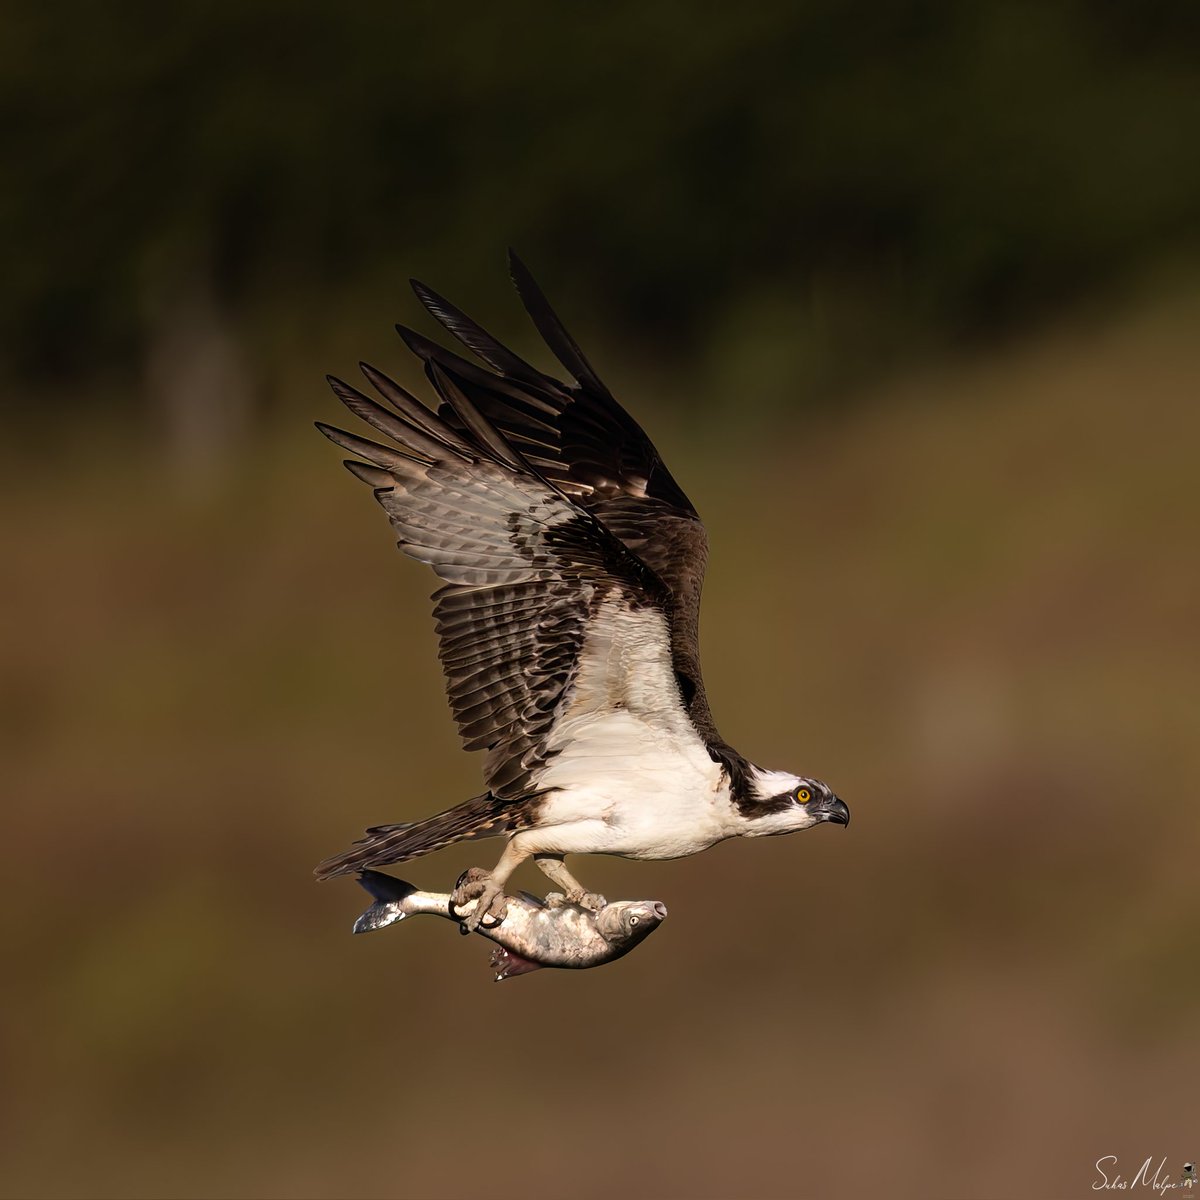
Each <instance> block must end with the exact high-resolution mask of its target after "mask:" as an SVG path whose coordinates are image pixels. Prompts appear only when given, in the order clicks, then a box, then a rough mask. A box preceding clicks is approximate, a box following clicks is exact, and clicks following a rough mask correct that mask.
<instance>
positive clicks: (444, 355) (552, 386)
mask: <svg viewBox="0 0 1200 1200" xmlns="http://www.w3.org/2000/svg"><path fill="white" fill-rule="evenodd" d="M396 332H397V333H398V334H399V335H400V338H401V340H402V341H403V342H404V344H405V345H406V346H407V347H408V348H409V349H410V350H411V351H412V352H413V353H414V354H415V355H416V356H417V357H418V358H419V359H421V361H422V362H436V363H437V364H438V366H440V367H441V368H442V369H443V370H444V371H450V372H453V373H454V374H455V375H457V376H460V377H461V378H463V379H466V380H468V381H469V382H471V383H475V384H478V385H479V386H480V387H485V388H489V389H491V390H492V391H496V392H499V393H501V395H504V396H510V397H516V398H520V399H523V400H525V401H526V403H528V402H529V401H530V400H531V398H532V399H533V400H535V401H536V400H537V399H538V398H539V397H541V398H542V403H543V404H544V403H545V401H546V398H548V397H555V398H556V399H557V400H559V401H561V396H562V393H563V385H562V384H561V383H559V382H558V381H557V380H554V379H551V378H550V377H549V376H548V375H543V374H541V373H540V372H538V373H537V379H536V381H534V380H515V379H507V378H505V377H504V376H502V375H496V374H494V373H493V372H491V371H488V370H486V369H485V368H483V367H481V366H479V365H478V364H477V363H473V362H471V360H470V359H467V358H463V356H462V355H461V354H455V353H454V351H453V350H447V349H446V348H445V346H439V345H438V344H437V342H434V341H431V340H430V339H429V338H427V337H425V335H424V334H421V333H417V331H416V330H415V329H409V327H408V326H407V325H397V326H396ZM559 406H560V405H559V403H555V404H553V405H552V407H551V411H555V412H557V411H558V408H559Z"/></svg>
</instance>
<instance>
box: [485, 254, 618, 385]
mask: <svg viewBox="0 0 1200 1200" xmlns="http://www.w3.org/2000/svg"><path fill="white" fill-rule="evenodd" d="M508 269H509V271H510V272H511V274H512V280H513V283H514V284H515V285H516V288H517V294H518V295H519V296H520V297H521V303H522V304H524V305H525V311H526V312H527V313H528V314H529V315H530V317H532V318H533V323H534V324H535V325H536V326H537V329H538V332H539V333H540V334H541V335H542V337H543V338H545V339H546V345H547V346H549V347H550V349H551V350H553V351H554V357H555V358H557V359H558V361H559V362H560V363H562V365H563V366H564V367H566V368H567V370H568V371H569V372H570V373H571V375H572V376H573V377H574V378H575V380H576V381H577V382H578V383H580V384H581V385H582V386H583V387H586V388H590V389H591V390H592V391H594V392H597V393H599V395H601V396H606V397H608V398H609V399H612V397H611V395H610V393H609V390H608V388H606V387H605V386H604V384H603V383H601V381H600V377H599V376H598V375H597V374H596V372H595V371H594V370H593V369H592V364H591V363H589V362H588V360H587V359H586V358H585V357H584V354H583V351H582V350H580V348H579V346H578V345H577V344H576V341H575V339H574V338H573V337H572V336H571V335H570V334H569V333H568V332H567V329H566V326H565V325H563V323H562V321H560V320H559V319H558V316H557V314H556V313H555V311H554V309H552V308H551V307H550V302H549V301H548V300H547V299H546V295H545V293H544V292H543V291H542V289H541V288H540V287H538V285H537V281H536V280H535V279H534V278H533V276H532V275H531V274H530V273H529V268H528V267H527V266H526V265H525V264H524V263H523V262H522V261H521V260H520V259H519V258H518V257H517V255H516V252H515V251H514V250H512V249H510V250H509V252H508Z"/></svg>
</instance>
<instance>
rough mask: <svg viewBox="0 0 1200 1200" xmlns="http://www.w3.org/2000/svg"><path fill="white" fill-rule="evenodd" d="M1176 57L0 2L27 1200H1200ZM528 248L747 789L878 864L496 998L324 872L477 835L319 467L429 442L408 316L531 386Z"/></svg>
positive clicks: (943, 7) (448, 728)
mask: <svg viewBox="0 0 1200 1200" xmlns="http://www.w3.org/2000/svg"><path fill="white" fill-rule="evenodd" d="M1198 14H1200V9H1198V8H1197V6H1196V5H1195V4H1192V3H1178V4H1175V3H1165V2H1159V0H1150V2H1149V3H1143V4H1139V5H1128V4H1113V3H1089V4H1084V3H1082V2H1080V3H1074V4H1071V3H1064V4H1054V5H1033V4H1029V5H1018V4H1012V3H1008V2H1006V0H981V2H979V3H976V4H974V5H970V6H962V5H955V4H951V3H949V2H948V0H931V2H926V3H908V4H901V5H889V6H886V8H884V7H882V6H881V7H880V8H878V9H874V8H863V7H861V6H854V7H852V6H846V5H838V4H833V3H829V2H819V3H810V4H804V5H796V4H784V3H778V4H764V5H759V6H745V5H740V6H734V7H732V8H730V9H728V10H727V11H717V10H715V9H705V10H703V11H701V10H700V9H697V8H695V7H692V6H683V5H679V4H674V3H662V2H657V0H641V2H640V3H638V4H632V3H623V2H613V3H609V4H607V5H603V6H598V7H597V6H594V5H593V6H587V7H584V8H573V9H571V10H570V11H567V9H566V7H565V6H549V5H537V4H530V3H522V2H512V3H509V4H506V5H492V6H487V7H481V8H479V9H478V10H476V11H464V10H461V9H451V8H450V7H449V6H444V5H432V4H418V3H414V4H408V5H403V6H401V5H389V6H383V5H367V4H360V5H343V6H341V8H340V9H335V8H334V7H333V6H327V5H323V4H315V3H306V2H292V3H288V4H286V5H285V4H282V3H271V2H269V0H256V2H254V3H239V4H236V5H234V4H215V5H214V4H207V5H203V6H200V5H182V6H163V5H159V4H132V3H131V4H125V5H121V6H116V7H113V6H104V7H100V6H83V5H79V6H74V7H62V6H45V5H35V4H32V3H9V4H7V5H6V6H5V13H4V17H5V29H6V36H5V38H4V39H3V42H2V43H0V61H3V66H4V69H3V72H2V79H3V82H2V83H0V109H2V110H3V112H4V115H5V120H4V121H3V122H2V123H0V129H3V133H2V134H0V138H2V139H3V145H4V147H5V150H6V153H5V155H4V160H5V162H6V164H7V165H8V172H7V177H6V183H5V186H4V188H3V189H2V191H0V231H2V232H3V233H4V235H5V236H4V241H5V245H6V247H7V270H6V273H5V274H6V280H5V287H4V288H3V290H2V298H0V324H2V326H3V338H2V343H0V381H2V385H3V395H4V397H5V399H6V401H7V404H6V408H7V410H8V412H7V416H6V427H7V430H8V436H7V438H6V439H5V442H4V447H3V449H2V450H0V467H2V469H3V477H4V486H5V503H4V505H3V508H2V509H0V527H2V534H3V545H4V548H5V553H4V557H3V564H4V566H3V569H4V586H3V589H2V592H0V596H2V601H0V603H2V605H3V610H2V614H0V756H2V757H0V764H2V765H0V790H2V794H3V796H4V801H5V805H4V813H5V814H6V817H7V822H6V825H7V829H6V833H5V836H4V839H3V840H4V847H5V849H4V856H3V857H4V870H3V877H4V879H5V883H6V896H5V903H4V904H3V907H2V908H0V914H2V915H0V920H2V921H3V927H4V943H3V944H4V966H3V972H2V977H3V994H4V1002H3V1013H4V1021H3V1025H2V1027H0V1078H2V1079H3V1090H2V1093H0V1190H2V1191H3V1194H4V1195H11V1196H46V1197H50V1196H68V1195H71V1196H87V1197H93V1196H95V1197H100V1196H112V1197H125V1196H147V1197H149V1196H170V1197H176V1196H178V1197H205V1196H221V1197H264V1198H268V1197H338V1196H350V1197H359V1196H362V1197H368V1196H369V1197H389V1196H401V1197H417V1196H420V1197H468V1196H472V1195H488V1196H495V1197H509V1196H512V1197H557V1196H564V1195H569V1196H572V1197H574V1198H576V1200H584V1198H587V1197H607V1196H612V1195H623V1196H628V1197H685V1196H687V1197H690V1196H704V1197H775V1196H820V1195H856V1196H857V1195H866V1194H872V1195H873V1194H880V1195H896V1196H925V1195H931V1196H972V1197H999V1196H1009V1195H1018V1194H1019V1195H1025V1196H1035V1197H1037V1196H1064V1195H1079V1194H1083V1193H1086V1192H1090V1190H1091V1188H1092V1185H1093V1183H1095V1182H1098V1181H1099V1179H1100V1176H1099V1175H1098V1173H1097V1171H1096V1168H1095V1166H1094V1164H1095V1162H1096V1160H1097V1159H1099V1158H1101V1157H1102V1156H1105V1155H1116V1156H1118V1162H1119V1166H1118V1168H1117V1170H1119V1171H1120V1172H1121V1173H1123V1174H1124V1175H1125V1176H1126V1177H1127V1178H1128V1177H1130V1176H1132V1175H1133V1174H1134V1172H1135V1171H1136V1170H1137V1168H1138V1166H1140V1164H1141V1163H1142V1162H1143V1160H1144V1159H1145V1158H1147V1157H1148V1156H1153V1159H1154V1165H1155V1166H1157V1164H1158V1161H1159V1159H1160V1158H1165V1159H1166V1167H1165V1172H1166V1174H1165V1176H1164V1178H1169V1179H1170V1180H1174V1179H1176V1178H1177V1177H1178V1174H1179V1171H1180V1169H1181V1167H1182V1164H1183V1162H1184V1161H1185V1160H1189V1159H1190V1160H1195V1159H1196V1158H1197V1156H1200V1119H1198V1118H1200V1103H1198V1102H1197V1099H1196V1096H1197V1086H1198V1076H1197V1070H1198V1066H1200V1064H1198V1056H1197V1049H1198V1044H1200V1043H1198V1039H1200V1001H1198V992H1200V966H1198V965H1197V948H1198V947H1200V875H1198V873H1197V862H1198V858H1197V852H1198V850H1200V845H1198V841H1200V839H1198V836H1197V823H1196V818H1195V813H1194V806H1195V804H1196V801H1197V784H1198V782H1200V740H1198V739H1197V736H1196V730H1197V721H1198V719H1200V684H1198V681H1197V661H1200V659H1198V655H1200V566H1198V561H1197V552H1196V541H1197V537H1196V527H1197V517H1198V516H1200V499H1198V496H1197V486H1196V475H1197V471H1196V461H1197V449H1196V448H1197V444H1198V440H1200V411H1198V408H1197V401H1198V399H1200V338H1198V337H1197V332H1196V331H1197V329H1198V328H1200V244H1198V242H1200V238H1198V235H1197V231H1198V230H1200V156H1197V155H1196V153H1195V131H1196V129H1197V128H1200V77H1198V74H1197V67H1196V64H1197V53H1198V51H1200V17H1198ZM509 244H512V245H514V246H516V247H517V248H518V249H519V251H520V252H521V253H522V255H523V256H524V257H525V258H526V260H527V261H528V262H529V263H530V265H531V266H532V268H533V269H534V271H535V273H536V274H537V275H538V276H539V277H540V279H541V281H542V283H543V286H544V287H545V288H546V290H547V291H548V292H549V293H550V295H551V297H552V299H553V300H554V301H555V303H556V305H557V306H558V307H559V308H560V310H561V311H562V312H563V313H564V315H565V317H566V319H567V322H568V324H569V325H570V326H571V328H572V330H573V331H574V332H575V333H576V335H577V337H578V338H579V340H580V341H581V342H582V343H583V345H584V346H585V348H586V350H587V352H588V354H589V356H590V357H591V358H592V359H593V361H594V362H595V363H596V365H597V367H598V369H599V371H600V374H601V375H602V376H603V377H604V378H605V379H606V380H607V381H608V383H609V384H610V386H612V388H613V390H614V391H615V392H616V393H617V395H618V396H620V397H621V398H622V399H624V400H625V401H626V403H627V404H628V406H629V408H630V409H631V410H632V411H633V412H634V413H635V415H636V416H637V417H638V418H639V419H641V420H642V421H644V423H645V424H646V426H647V428H648V429H649V431H650V432H651V435H652V436H653V437H655V439H656V440H657V441H658V443H659V445H660V447H661V448H663V450H664V453H665V456H666V457H667V459H668V460H669V463H670V466H671V468H672V470H673V472H674V473H675V475H676V476H677V477H678V478H679V480H680V482H681V483H682V484H683V485H684V486H685V487H686V489H687V490H688V492H689V493H690V495H691V496H692V498H693V499H694V501H695V502H696V504H697V506H698V507H699V509H700V510H701V512H702V514H703V515H704V516H705V518H706V521H707V522H708V525H709V530H710V535H711V539H712V543H713V554H712V562H711V574H710V580H709V584H708V588H707V592H706V601H705V609H704V625H705V630H704V633H705V643H704V649H705V666H706V678H707V682H708V687H709V692H710V695H711V697H712V700H713V704H714V707H715V709H716V713H717V717H718V720H719V721H720V723H721V727H722V731H723V733H724V734H725V736H726V737H728V738H729V739H730V740H731V741H732V742H733V743H734V744H736V745H737V746H739V748H741V749H742V750H743V751H744V752H746V753H747V754H749V755H751V756H752V757H754V758H756V759H757V760H758V761H761V762H765V763H768V764H773V765H777V766H780V767H791V768H794V769H797V770H804V771H807V772H811V773H814V774H817V775H819V776H821V777H823V778H825V779H828V780H829V781H831V782H832V783H833V785H834V786H835V787H836V788H837V790H838V791H839V793H840V794H841V795H842V796H844V797H845V798H846V799H847V800H848V802H849V803H850V805H851V807H852V809H853V811H854V824H853V825H852V826H851V827H850V829H849V830H847V831H842V830H838V829H822V830H819V831H816V832H813V833H812V834H810V835H808V836H805V837H798V838H784V839H775V840H768V841H764V842H754V843H750V842H747V843H740V844H730V845H725V846H722V847H718V848H717V849H715V850H714V851H712V852H711V853H709V854H706V855H703V856H701V857H697V858H693V859H689V860H684V861H681V862H676V863H660V864H629V863H623V862H620V861H619V860H615V859H613V860H608V859H593V860H591V861H589V862H586V863H580V864H579V866H580V870H581V871H583V872H584V877H585V879H586V880H587V882H588V883H589V884H590V885H591V886H593V887H598V888H600V889H601V890H603V891H605V892H606V893H607V894H608V895H609V896H647V897H655V898H660V899H662V900H664V901H666V903H667V904H668V905H669V906H670V910H671V917H670V920H669V921H668V922H667V923H666V925H665V926H664V927H663V928H662V930H661V931H659V932H658V933H657V934H656V935H655V937H654V938H653V939H652V940H651V941H650V942H648V943H647V944H646V945H645V946H644V947H643V948H641V949H639V950H638V951H637V952H636V953H635V954H634V955H633V956H631V957H630V958H629V959H627V960H625V961H622V962H620V963H618V964H616V965H614V966H612V967H609V968H605V969H603V970H599V971H595V972H590V973H584V974H578V975H574V974H568V973H553V972H543V973H540V974H538V975H534V976H533V977H531V978H528V979H520V980H517V981H515V982H512V983H509V984H506V985H504V986H503V987H500V988H497V987H494V986H493V985H492V984H491V983H490V982H489V972H488V970H487V967H486V959H487V955H488V947H487V946H486V945H485V944H484V943H483V942H482V941H481V940H479V939H470V940H463V939H460V938H458V937H456V936H454V933H453V931H452V930H451V929H450V927H449V926H447V925H444V924H443V923H439V922H433V921H430V922H424V923H421V922H418V923H414V924H413V925H412V926H406V927H402V928H400V929H396V930H391V931H388V932H386V933H384V934H380V935H378V936H376V937H371V938H351V937H350V935H349V927H350V923H351V921H352V919H353V918H354V916H355V915H356V914H357V913H358V912H359V911H360V910H361V909H362V908H363V907H364V906H365V902H366V897H365V895H364V894H363V893H362V892H361V891H360V890H359V889H358V888H356V887H355V886H354V885H353V884H352V883H350V882H347V881H341V882H336V883H333V884H327V885H322V886H317V885H316V884H314V882H313V881H312V878H311V876H310V870H311V867H312V866H313V864H314V863H315V862H316V861H317V860H318V859H319V858H321V857H323V856H325V855H327V854H329V853H332V852H334V851H337V850H340V849H343V848H344V847H345V846H346V845H347V844H348V843H349V841H350V840H352V839H353V838H354V837H355V836H357V834H358V832H359V831H360V830H361V828H362V827H364V826H365V825H368V824H372V823H376V822H381V821H394V820H402V819H405V818H412V817H416V816H419V815H423V814H426V813H428V812H432V811H434V810H435V809H438V808H440V807H443V806H445V805H447V804H449V803H451V802H453V801H455V800H457V799H459V798H462V797H465V796H468V795H471V794H474V792H475V791H476V790H477V788H478V763H477V762H476V761H473V760H472V759H471V758H470V757H469V756H467V755H465V754H463V753H462V752H461V751H460V749H459V747H458V743H457V739H456V737H455V734H454V730H453V726H452V724H451V721H450V719H449V715H448V712H447V711H446V708H445V706H444V704H443V702H442V699H441V680H440V676H439V672H438V668H437V662H436V657H435V642H434V636H433V631H432V627H431V622H430V620H429V616H428V603H427V600H426V596H427V594H428V592H429V590H430V588H431V586H432V580H431V578H430V577H429V576H428V575H427V573H424V572H423V571H422V570H420V569H419V568H418V567H417V566H415V565H414V564H412V563H410V562H408V561H406V560H404V559H402V557H401V556H400V555H398V554H397V553H395V551H394V550H393V549H392V547H391V537H390V532H389V530H388V529H387V527H386V524H385V522H384V520H383V517H382V515H381V514H380V513H379V512H378V511H377V510H376V509H375V508H374V506H373V505H372V503H371V500H370V497H369V495H367V494H366V493H365V492H364V490H363V489H362V488H360V487H359V486H358V485H356V484H355V483H354V481H353V480H351V479H350V478H349V477H348V476H346V475H345V473H344V472H343V471H342V470H341V469H340V468H339V466H338V458H339V455H338V454H337V453H336V452H334V451H331V448H330V447H329V446H328V445H326V444H325V443H323V442H322V441H321V440H320V439H319V438H318V437H316V435H315V434H313V433H312V431H311V429H310V422H311V421H312V420H313V419H315V418H325V419H329V418H332V417H336V416H337V414H338V411H339V410H338V408H337V406H336V405H335V402H334V400H333V399H332V397H331V396H330V395H329V394H328V392H327V391H326V390H325V388H324V385H323V383H322V381H321V377H322V375H323V374H324V373H325V372H326V371H333V372H336V373H339V374H342V375H346V376H347V377H350V376H351V375H352V373H353V371H354V363H355V362H356V361H357V360H358V359H359V358H366V359H368V360H370V361H373V362H375V363H377V364H378V365H379V366H380V367H382V368H384V369H386V370H388V371H390V372H392V373H394V374H396V375H397V376H398V377H399V378H401V379H402V380H404V381H406V382H407V383H409V384H410V385H412V386H414V387H418V388H419V387H420V386H421V381H420V376H419V373H418V372H417V371H416V369H415V367H414V364H413V362H412V361H411V360H410V359H409V357H408V356H407V355H406V353H405V352H404V351H403V348H402V346H401V345H400V343H399V342H398V340H396V338H395V336H394V334H393V333H392V331H391V324H392V322H393V321H396V320H400V321H404V322H406V323H414V324H417V325H418V326H419V327H420V328H422V329H423V330H425V331H426V332H432V330H431V329H430V326H429V322H428V321H426V320H425V319H424V318H422V316H421V315H420V313H419V311H418V306H417V304H416V302H415V300H414V299H413V298H412V296H411V295H410V293H409V292H408V290H407V287H406V284H405V280H406V279H407V277H408V276H409V275H416V276H418V277H420V278H423V279H425V280H427V281H428V282H429V283H430V284H432V285H433V286H434V287H436V288H438V289H439V290H441V291H443V292H445V293H446V294H447V295H449V296H450V297H451V298H452V299H454V300H456V301H457V302H458V303H459V304H461V305H462V306H463V307H464V308H466V309H467V311H469V312H471V313H472V314H473V315H474V316H476V317H477V318H478V319H480V320H481V321H482V322H483V323H484V324H486V325H488V326H489V327H490V328H492V329H493V330H494V331H495V332H496V333H498V334H500V335H502V336H504V337H507V338H509V339H511V341H512V342H513V344H514V348H516V349H517V350H519V351H520V352H521V353H523V354H528V355H530V356H533V357H534V358H535V360H536V361H539V362H542V363H543V364H546V356H545V355H544V354H541V352H540V350H539V348H538V346H537V344H536V342H537V340H536V336H535V334H534V333H533V331H532V329H531V327H530V326H529V325H528V323H527V322H526V321H525V319H524V318H523V316H522V314H521V313H520V311H519V306H518V304H517V302H516V298H515V296H514V295H513V294H512V293H511V291H510V289H509V287H508V283H507V280H506V278H505V271H504V257H503V256H504V249H505V247H506V246H507V245H509ZM539 355H540V357H539ZM547 365H548V364H547ZM648 799H652V798H648ZM494 849H495V847H494V844H486V843H485V844H483V845H482V846H475V847H473V848H472V847H466V848H459V849H456V850H454V851H449V852H446V853H444V854H442V855H440V856H438V857H435V858H431V859H427V860H423V861H421V862H419V863H416V864H410V865H408V866H406V867H404V868H403V871H402V872H401V873H402V874H404V875H407V876H409V877H410V878H412V879H413V880H415V881H416V882H417V883H419V884H421V885H423V886H428V887H434V888H445V887H447V886H448V885H449V884H450V883H451V881H452V880H453V879H454V878H455V876H456V875H457V874H458V872H459V871H460V870H461V869H462V868H463V867H465V866H468V865H470V864H471V863H472V862H475V861H482V862H483V863H485V865H486V864H489V863H490V862H491V860H492V857H493V854H494ZM519 882H520V883H521V884H522V885H523V886H537V885H538V884H539V883H540V882H541V881H540V877H538V876H536V874H535V873H533V872H530V873H529V874H528V875H525V876H524V877H523V878H521V879H520V880H519ZM1114 1173H1115V1171H1113V1170H1111V1166H1110V1174H1114Z"/></svg>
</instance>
